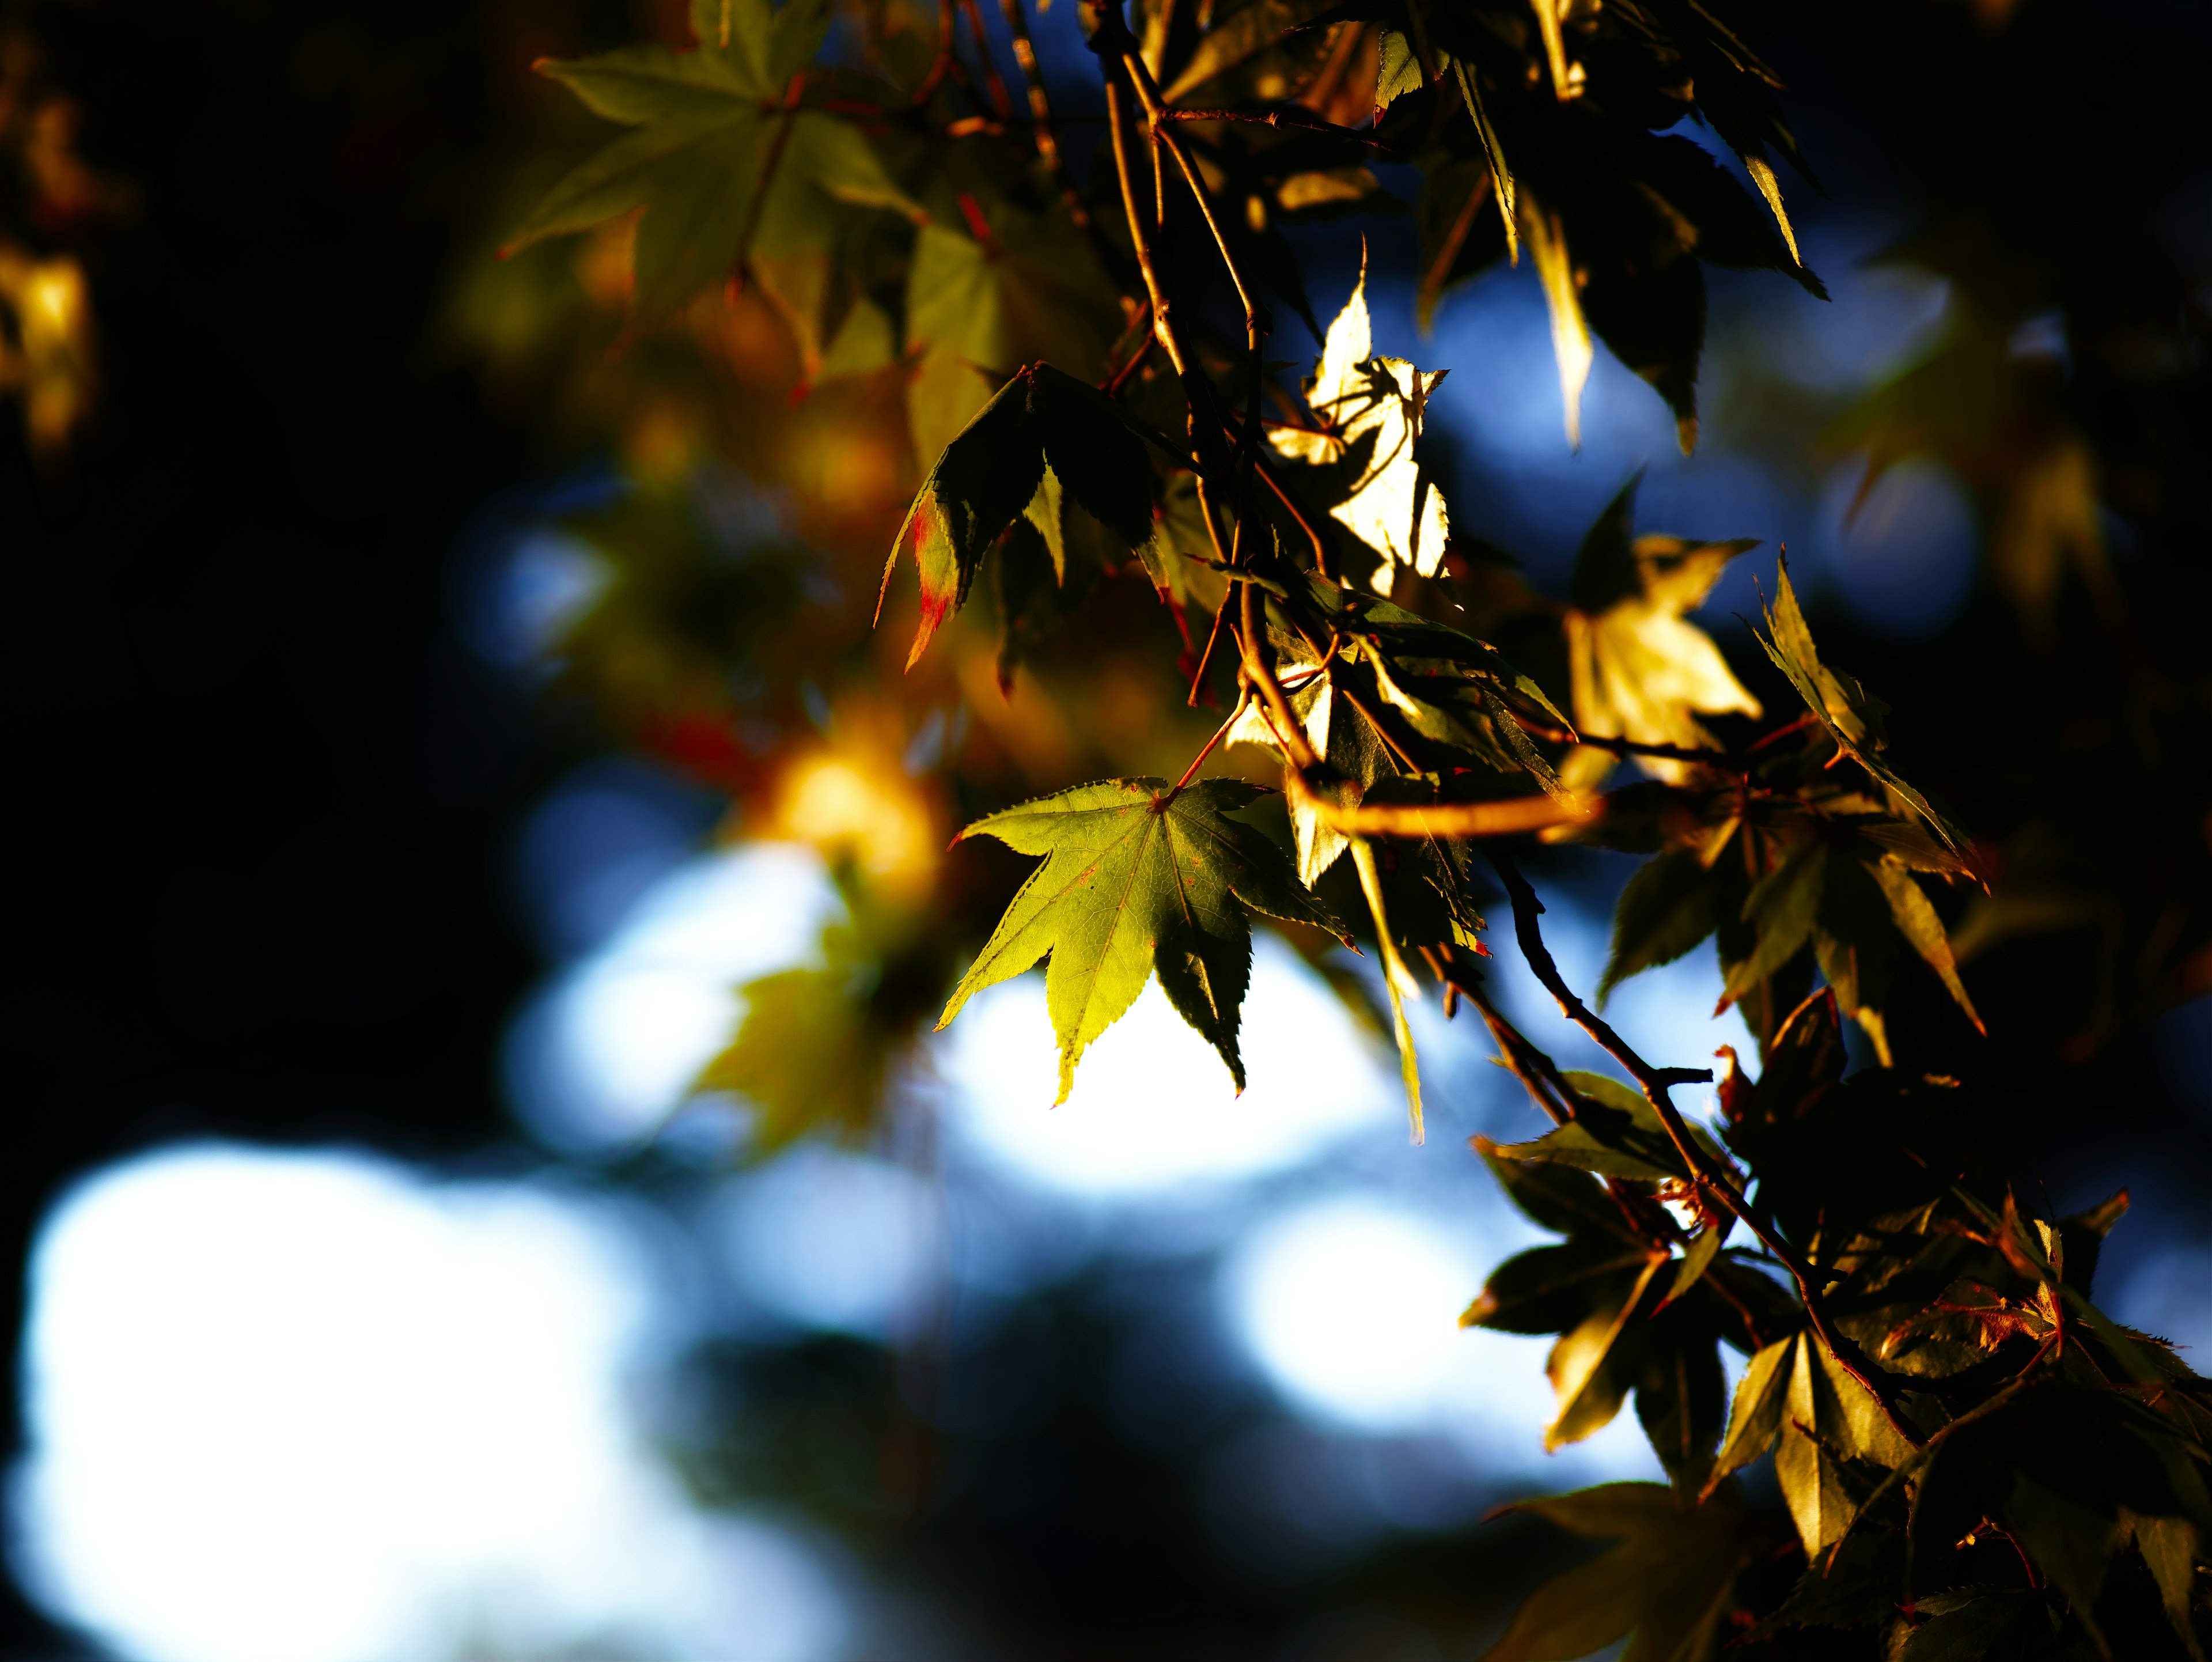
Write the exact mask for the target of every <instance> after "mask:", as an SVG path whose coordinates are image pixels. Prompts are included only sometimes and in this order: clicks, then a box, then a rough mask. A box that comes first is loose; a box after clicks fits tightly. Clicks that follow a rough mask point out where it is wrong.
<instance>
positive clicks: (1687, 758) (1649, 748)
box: [1513, 715, 1736, 768]
mask: <svg viewBox="0 0 2212 1662" xmlns="http://www.w3.org/2000/svg"><path fill="white" fill-rule="evenodd" d="M1513 719H1514V720H1515V721H1520V722H1521V730H1522V732H1523V733H1525V734H1528V736H1529V737H1530V738H1532V739H1542V740H1547V741H1548V742H1549V743H1552V744H1554V745H1588V746H1590V748H1591V749H1593V750H1608V751H1611V752H1613V754H1614V755H1615V756H1659V757H1664V758H1667V759H1668V760H1669V761H1673V762H1702V763H1704V764H1706V765H1707V766H1709V767H1724V768H1732V767H1734V766H1735V765H1736V758H1735V757H1733V756H1731V755H1730V754H1729V752H1726V751H1724V750H1705V749H1701V748H1699V747H1698V746H1690V745H1654V744H1646V743H1645V742H1644V741H1643V740H1640V739H1612V738H1607V737H1603V736H1601V735H1600V734H1591V733H1570V732H1568V731H1567V730H1566V729H1565V728H1553V727H1545V726H1543V725H1541V724H1540V723H1538V722H1534V721H1522V720H1521V717H1519V716H1518V715H1516V716H1515V717H1514V718H1513Z"/></svg>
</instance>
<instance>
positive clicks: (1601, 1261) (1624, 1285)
mask: <svg viewBox="0 0 2212 1662" xmlns="http://www.w3.org/2000/svg"><path fill="white" fill-rule="evenodd" d="M1649 1259H1650V1253H1649V1252H1648V1251H1642V1250H1639V1249H1638V1248H1636V1247H1632V1246H1630V1245H1626V1244H1625V1243H1623V1242H1621V1241H1619V1240H1616V1239H1607V1237H1605V1236H1601V1235H1585V1236H1582V1237H1579V1238H1577V1239H1570V1240H1568V1241H1566V1242H1565V1243H1564V1244H1562V1245H1558V1246H1538V1247H1532V1248H1530V1249H1529V1250H1528V1251H1526V1252H1523V1253H1521V1254H1520V1255H1518V1256H1517V1257H1510V1258H1508V1259H1507V1260H1506V1261H1505V1262H1504V1263H1502V1264H1500V1265H1498V1268H1497V1269H1495V1270H1493V1271H1492V1273H1491V1277H1490V1279H1489V1281H1488V1282H1486V1283H1484V1285H1483V1289H1482V1294H1481V1296H1480V1298H1478V1299H1476V1300H1475V1301H1474V1303H1473V1304H1471V1305H1469V1306H1468V1307H1467V1312H1466V1313H1465V1314H1464V1315H1462V1316H1461V1318H1459V1321H1460V1325H1461V1326H1462V1327H1490V1328H1496V1329H1498V1330H1499V1331H1501V1332H1505V1333H1564V1332H1565V1331H1566V1330H1569V1329H1570V1328H1573V1327H1577V1326H1579V1325H1580V1324H1582V1323H1583V1320H1585V1319H1586V1318H1588V1317H1589V1314H1590V1312H1592V1311H1593V1310H1595V1308H1597V1307H1598V1306H1601V1305H1602V1306H1604V1307H1605V1308H1606V1309H1607V1310H1608V1311H1613V1310H1618V1309H1619V1308H1620V1304H1621V1300H1623V1298H1624V1297H1625V1296H1626V1293H1627V1290H1628V1288H1631V1287H1632V1286H1633V1285H1634V1284H1635V1282H1636V1280H1637V1278H1638V1275H1640V1274H1641V1272H1642V1271H1643V1269H1644V1265H1645V1264H1646V1263H1647V1262H1648V1261H1649Z"/></svg>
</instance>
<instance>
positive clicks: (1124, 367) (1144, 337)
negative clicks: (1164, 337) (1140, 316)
mask: <svg viewBox="0 0 2212 1662" xmlns="http://www.w3.org/2000/svg"><path fill="white" fill-rule="evenodd" d="M1156 344H1158V342H1157V339H1156V338H1155V337H1154V335H1153V334H1152V301H1149V300H1147V301H1146V302H1145V332H1144V333H1143V334H1141V335H1139V337H1138V338H1137V342H1136V344H1135V345H1134V346H1133V347H1131V348H1130V350H1129V356H1127V357H1126V358H1124V359H1123V360H1122V361H1121V368H1118V369H1116V370H1115V371H1114V372H1113V374H1109V375H1108V376H1107V377H1106V379H1105V380H1103V381H1101V382H1100V383H1099V384H1098V390H1099V391H1100V392H1102V393H1104V394H1105V395H1106V396H1107V397H1108V398H1109V399H1111V398H1119V397H1120V396H1121V388H1122V387H1123V386H1125V385H1126V384H1127V381H1128V379H1129V377H1130V376H1131V375H1133V374H1135V373H1136V370H1137V366H1138V365H1139V364H1140V363H1142V362H1144V361H1145V360H1146V358H1147V357H1149V356H1151V355H1152V348H1153V346H1154V345H1156Z"/></svg>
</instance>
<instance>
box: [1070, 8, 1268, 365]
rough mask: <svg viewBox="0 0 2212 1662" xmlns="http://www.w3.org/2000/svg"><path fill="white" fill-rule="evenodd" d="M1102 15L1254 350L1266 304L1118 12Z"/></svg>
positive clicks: (1265, 332)
mask: <svg viewBox="0 0 2212 1662" xmlns="http://www.w3.org/2000/svg"><path fill="white" fill-rule="evenodd" d="M1106 15H1107V17H1108V18H1109V27H1113V28H1116V29H1119V30H1120V31H1121V62H1122V64H1123V65H1124V66H1125V67H1126V68H1127V70H1128V72H1129V84H1130V85H1131V86H1133V87H1134V88H1136V89H1137V99H1138V101H1139V103H1141V104H1142V105H1143V106H1144V107H1145V119H1146V120H1147V121H1149V122H1151V123H1152V131H1154V133H1156V134H1157V135H1158V139H1159V142H1160V143H1162V144H1164V145H1165V146H1166V147H1167V152H1168V154H1169V155H1171V156H1173V157H1174V158H1175V163H1176V167H1177V169H1178V170H1180V171H1181V173H1182V177H1183V182H1184V183H1185V184H1186V185H1188V186H1190V193H1191V196H1192V198H1194V200H1195V201H1196V202H1197V204H1198V211H1199V212H1200V215H1201V216H1204V218H1205V220H1206V229H1207V230H1209V231H1211V232H1212V234H1213V246H1214V247H1215V248H1217V249H1218V250H1219V252H1220V254H1221V263H1222V264H1223V265H1225V266H1226V267H1227V268H1228V270H1229V281H1230V282H1231V283H1233V284H1234V285H1235V286H1236V289H1237V299H1238V301H1241V302H1242V303H1243V307H1244V338H1245V340H1246V342H1247V344H1249V346H1250V347H1251V350H1253V352H1254V353H1255V354H1256V353H1257V352H1258V351H1259V350H1260V339H1261V337H1262V336H1264V335H1268V334H1272V333H1273V332H1274V320H1273V317H1272V316H1270V315H1269V314H1268V311H1267V307H1264V306H1262V305H1261V304H1260V302H1259V301H1258V299H1257V298H1255V295H1254V293H1253V289H1252V285H1251V284H1250V283H1248V282H1246V281H1245V277H1244V268H1243V265H1241V264H1239V263H1238V261H1237V256H1236V254H1235V253H1232V252H1231V250H1230V247H1229V238H1228V237H1227V235H1226V234H1225V233H1224V232H1223V231H1222V228H1221V222H1220V221H1219V220H1218V219H1217V218H1215V217H1214V213H1213V195H1212V192H1210V191H1208V190H1207V189H1206V181H1205V180H1204V179H1203V178H1201V177H1200V174H1199V171H1198V166H1197V164H1196V163H1195V162H1194V161H1192V160H1191V159H1190V152H1189V150H1188V149H1186V148H1185V147H1184V144H1183V142H1182V139H1180V138H1178V137H1176V134H1175V131H1174V129H1173V128H1172V127H1171V126H1168V125H1163V124H1164V123H1165V122H1166V120H1167V112H1166V109H1165V107H1164V106H1163V105H1162V103H1161V101H1160V89H1159V88H1158V86H1156V85H1155V84H1154V83H1153V81H1152V71H1151V70H1148V69H1146V67H1145V60H1144V58H1142V57H1140V56H1139V54H1138V52H1137V50H1136V43H1135V42H1134V41H1133V40H1130V39H1129V31H1128V28H1127V26H1126V25H1125V24H1123V23H1122V22H1121V14H1120V13H1119V12H1115V11H1112V10H1110V9H1109V11H1108V12H1107V13H1106Z"/></svg>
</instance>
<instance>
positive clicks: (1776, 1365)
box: [1709, 1336, 1797, 1482]
mask: <svg viewBox="0 0 2212 1662" xmlns="http://www.w3.org/2000/svg"><path fill="white" fill-rule="evenodd" d="M1796 1348H1797V1340H1796V1337H1795V1336H1792V1337H1790V1338H1787V1339H1777V1340H1776V1341H1775V1342H1773V1343H1772V1344H1771V1345H1768V1346H1767V1347H1766V1348H1765V1349H1764V1350H1762V1351H1760V1352H1759V1354H1758V1355H1755V1356H1753V1358H1752V1359H1751V1363H1750V1366H1749V1367H1746V1368H1745V1369H1744V1372H1743V1378H1742V1379H1739V1380H1737V1381H1736V1386H1735V1407H1734V1408H1733V1409H1731V1410H1730V1411H1729V1427H1728V1438H1727V1440H1725V1441H1724V1442H1723V1443H1722V1445H1721V1450H1720V1452H1719V1454H1718V1455H1717V1456H1716V1457H1715V1458H1714V1460H1713V1472H1712V1476H1711V1479H1710V1480H1709V1481H1710V1482H1719V1481H1720V1479H1722V1478H1723V1477H1725V1476H1728V1475H1729V1473H1730V1472H1731V1471H1735V1470H1738V1469H1740V1468H1741V1467H1743V1466H1747V1465H1749V1464H1751V1463H1752V1462H1753V1460H1756V1459H1757V1458H1759V1456H1760V1455H1762V1454H1764V1453H1765V1452H1766V1451H1767V1450H1768V1449H1769V1448H1770V1447H1771V1446H1773V1442H1774V1437H1775V1434H1776V1433H1777V1432H1778V1431H1779V1430H1780V1429H1781V1428H1782V1414H1783V1410H1784V1408H1785V1407H1786V1406H1787V1405H1788V1403H1789V1399H1790V1368H1791V1367H1792V1365H1793V1360H1794V1358H1795V1356H1796Z"/></svg>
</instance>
